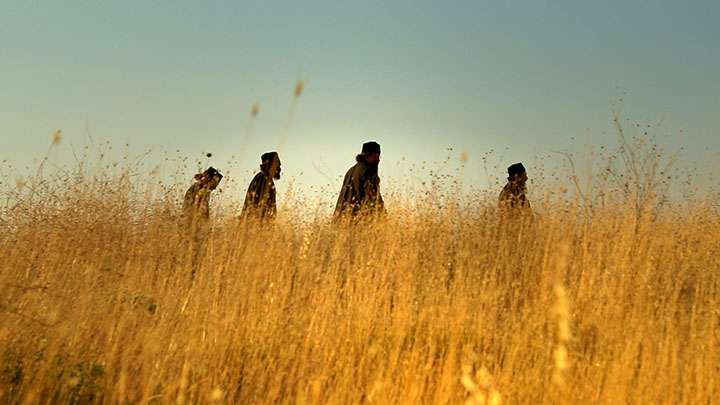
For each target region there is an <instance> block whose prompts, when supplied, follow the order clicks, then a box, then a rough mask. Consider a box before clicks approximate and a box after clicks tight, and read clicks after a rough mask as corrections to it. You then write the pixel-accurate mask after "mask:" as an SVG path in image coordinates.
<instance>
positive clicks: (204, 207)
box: [183, 167, 223, 224]
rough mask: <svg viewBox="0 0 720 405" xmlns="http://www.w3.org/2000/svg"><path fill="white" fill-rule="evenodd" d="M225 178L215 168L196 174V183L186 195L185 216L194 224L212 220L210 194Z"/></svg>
mask: <svg viewBox="0 0 720 405" xmlns="http://www.w3.org/2000/svg"><path fill="white" fill-rule="evenodd" d="M222 178H223V176H222V174H220V172H218V171H217V170H216V169H215V168H214V167H209V168H208V169H207V170H205V171H204V172H202V173H199V174H196V175H195V178H194V180H195V181H194V183H193V185H192V186H190V188H189V189H188V190H187V192H186V193H185V200H184V202H183V214H184V215H185V218H186V219H187V220H188V221H190V222H191V223H193V224H198V223H201V222H204V223H207V222H208V221H209V220H210V193H212V191H213V190H215V189H216V188H217V186H218V184H220V181H221V180H222Z"/></svg>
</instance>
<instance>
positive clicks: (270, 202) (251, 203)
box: [241, 172, 277, 219]
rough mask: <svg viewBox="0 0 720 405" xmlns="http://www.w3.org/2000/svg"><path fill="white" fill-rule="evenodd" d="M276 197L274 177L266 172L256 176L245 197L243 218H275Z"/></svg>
mask: <svg viewBox="0 0 720 405" xmlns="http://www.w3.org/2000/svg"><path fill="white" fill-rule="evenodd" d="M275 195H276V191H275V181H273V179H272V177H270V176H269V175H268V174H266V173H265V172H260V173H258V174H256V175H255V177H254V178H253V179H252V181H251V182H250V186H249V187H248V190H247V194H246V195H245V204H244V206H243V211H242V214H241V217H242V218H247V217H253V218H257V219H271V218H274V217H275V213H276V212H277V206H276V202H275Z"/></svg>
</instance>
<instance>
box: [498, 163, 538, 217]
mask: <svg viewBox="0 0 720 405" xmlns="http://www.w3.org/2000/svg"><path fill="white" fill-rule="evenodd" d="M527 179H528V177H527V172H526V171H525V167H524V166H523V165H522V163H515V164H513V165H511V166H510V167H508V183H507V184H506V185H505V187H504V188H503V190H502V192H501V193H500V198H499V202H498V205H499V207H500V210H501V211H505V212H511V211H522V212H530V201H528V199H527V187H526V186H525V183H526V182H527Z"/></svg>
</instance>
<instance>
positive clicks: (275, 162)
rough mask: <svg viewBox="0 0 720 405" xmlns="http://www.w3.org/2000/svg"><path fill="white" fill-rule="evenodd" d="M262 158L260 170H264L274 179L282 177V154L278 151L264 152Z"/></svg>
mask: <svg viewBox="0 0 720 405" xmlns="http://www.w3.org/2000/svg"><path fill="white" fill-rule="evenodd" d="M260 160H261V161H262V163H261V164H260V170H262V171H263V173H266V174H267V175H268V176H270V177H272V178H274V179H280V173H281V172H282V167H281V166H282V164H281V162H280V156H279V155H278V153H277V152H267V153H263V154H262V156H261V157H260Z"/></svg>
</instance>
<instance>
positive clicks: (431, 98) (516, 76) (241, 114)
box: [0, 0, 720, 194]
mask: <svg viewBox="0 0 720 405" xmlns="http://www.w3.org/2000/svg"><path fill="white" fill-rule="evenodd" d="M719 20H720V3H719V2H717V1H687V2H679V1H602V2H591V1H512V2H484V1H447V2H441V1H432V2H429V1H393V2H390V1H385V2H379V1H357V2H340V1H324V2H318V1H282V2H280V1H206V2H199V1H178V0H175V1H154V2H149V1H114V2H109V1H63V2H50V1H30V0H23V1H9V0H0V155H1V156H0V159H5V158H7V159H10V160H11V161H12V162H13V163H15V164H16V165H20V166H22V165H25V164H28V163H29V162H31V160H32V158H37V157H39V156H42V155H43V154H44V153H45V151H46V150H47V145H48V142H49V140H50V136H51V134H52V133H53V132H54V131H55V130H56V129H62V130H63V132H64V134H65V138H64V140H63V147H64V148H66V149H65V152H63V153H60V156H61V157H60V158H58V159H61V160H62V159H67V156H69V152H68V150H69V147H70V145H71V144H72V145H75V146H76V147H77V146H79V145H82V144H83V143H84V142H85V141H84V139H85V137H86V134H87V133H88V131H89V133H90V134H91V135H92V136H93V137H94V138H95V139H96V140H109V141H111V143H113V144H115V145H124V144H125V143H130V144H131V145H132V150H133V151H134V152H139V151H141V150H144V149H146V148H149V147H152V148H155V149H156V150H159V149H166V150H169V151H172V152H173V153H174V151H175V150H176V149H179V150H180V151H181V153H182V154H185V155H191V156H199V155H200V153H201V152H203V151H211V152H213V153H214V154H215V156H214V157H213V159H211V163H212V164H214V165H216V166H218V167H220V168H221V169H223V165H224V164H225V163H224V162H226V161H227V160H228V159H230V157H231V156H233V155H234V156H244V157H245V159H244V162H242V163H239V166H241V168H242V169H243V170H247V171H250V170H252V169H254V168H255V167H256V165H257V156H258V155H259V154H260V153H262V152H264V151H266V150H270V149H275V148H277V147H278V142H279V139H280V137H281V134H282V133H283V132H284V131H285V129H284V128H285V127H286V125H288V122H289V121H290V109H291V100H292V91H293V88H294V86H295V82H296V80H297V79H304V80H305V81H306V91H305V93H304V94H303V95H302V97H301V98H300V99H299V100H298V104H297V105H296V108H295V111H294V116H293V118H292V120H291V121H290V122H289V132H288V134H289V140H288V143H287V145H286V146H285V147H284V148H283V150H282V151H281V152H282V157H283V162H284V171H285V173H286V175H287V176H288V177H295V178H299V180H298V184H315V185H318V184H324V183H329V184H330V186H331V188H332V187H334V183H333V182H339V180H337V179H336V178H337V177H339V176H341V175H342V174H343V173H344V171H345V170H346V169H347V167H348V166H349V165H350V164H352V162H353V158H354V154H355V153H356V152H357V151H358V150H359V148H360V145H361V143H362V142H363V141H365V140H368V139H375V140H378V141H379V142H380V143H381V144H382V145H383V149H384V155H383V159H384V161H383V170H384V172H385V173H386V174H387V175H388V176H389V177H392V176H393V175H395V176H397V175H399V174H400V173H401V172H402V171H401V170H400V168H399V167H398V165H397V162H398V161H399V160H400V159H401V158H402V157H405V158H406V159H407V160H409V161H418V162H419V161H422V160H440V159H442V157H443V156H444V155H445V153H446V152H445V149H446V148H447V147H448V146H452V147H454V148H456V150H458V151H459V150H465V151H467V152H468V153H469V155H470V162H469V166H468V167H469V170H467V172H466V173H467V177H468V181H471V182H472V181H478V182H479V181H480V179H483V178H484V176H485V175H484V174H479V172H480V169H481V165H480V159H479V158H480V156H481V155H482V153H483V152H486V151H487V150H489V149H495V150H502V149H504V148H506V147H507V148H509V150H508V151H504V152H502V153H501V155H502V156H501V157H500V156H498V159H500V160H501V163H502V164H503V165H504V164H505V163H508V164H509V163H512V162H513V161H517V160H521V161H525V162H530V163H529V164H528V165H529V166H531V167H532V159H533V156H534V155H535V154H541V155H542V154H547V153H549V151H550V150H556V149H570V148H572V147H573V141H572V140H571V138H573V137H574V138H575V141H574V145H575V146H574V147H575V148H576V149H578V148H579V146H578V145H583V144H585V143H591V144H601V143H607V142H608V138H609V137H610V136H612V135H611V134H612V132H611V129H612V127H611V125H610V124H611V122H610V108H611V104H612V102H613V100H615V99H617V98H618V96H621V95H623V94H627V95H626V96H625V97H624V98H625V102H624V111H625V112H626V115H627V116H628V117H629V118H631V119H632V120H633V121H640V122H643V123H645V122H652V123H654V122H658V121H662V122H663V130H662V131H661V133H659V135H660V140H661V141H662V142H663V144H665V145H666V146H667V147H668V148H670V149H673V148H678V147H679V146H684V147H686V148H687V150H686V152H684V154H683V158H684V161H685V162H694V161H699V162H702V163H703V164H714V162H715V161H717V157H718V155H717V152H720V137H719V136H718V135H720V131H718V130H719V129H720V46H719V45H718V41H719V40H720V24H718V21H719ZM254 102H257V103H259V104H260V108H261V111H260V114H259V116H258V117H257V119H256V121H255V122H254V123H253V129H252V133H251V134H250V140H249V142H248V145H247V146H248V147H247V150H246V152H244V153H243V152H242V147H241V146H242V144H243V140H244V139H245V137H246V135H247V134H248V128H249V125H250V123H249V111H250V108H251V105H252V104H253V103H254ZM680 130H683V132H682V135H681V134H680V132H679V131H680ZM313 161H314V163H315V166H316V167H318V168H320V171H322V172H323V173H324V174H321V173H320V172H319V171H318V170H316V169H314V168H313V165H312V164H311V162H313ZM238 169H239V168H238ZM300 172H304V175H303V176H300ZM238 175H239V173H238ZM326 175H327V176H330V179H328V178H327V177H325V176H326ZM500 175H502V173H500ZM531 175H532V173H531ZM242 176H245V177H248V178H249V173H248V174H247V175H246V174H243V175H242ZM242 176H238V177H242ZM240 180H241V181H242V178H241V179H240ZM239 193H241V190H238V194H239Z"/></svg>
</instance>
